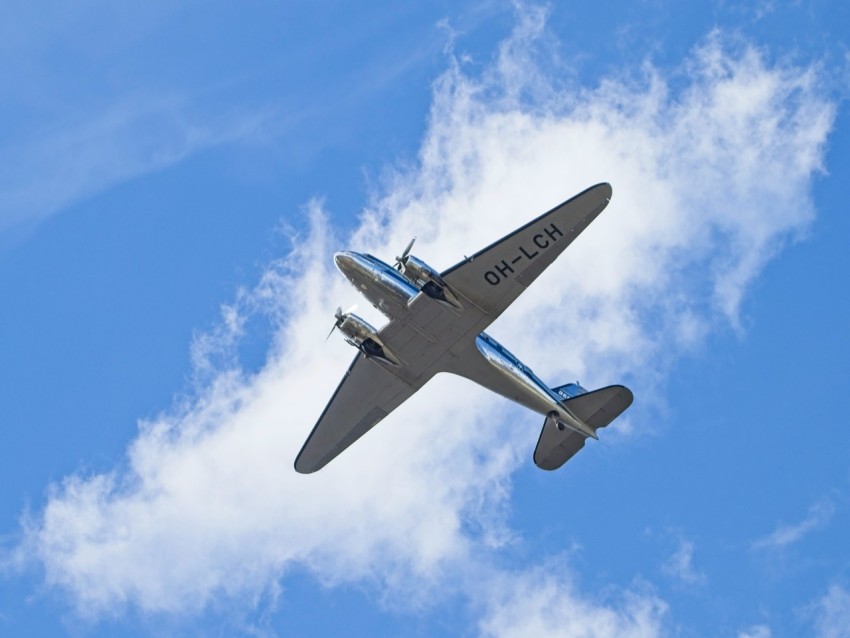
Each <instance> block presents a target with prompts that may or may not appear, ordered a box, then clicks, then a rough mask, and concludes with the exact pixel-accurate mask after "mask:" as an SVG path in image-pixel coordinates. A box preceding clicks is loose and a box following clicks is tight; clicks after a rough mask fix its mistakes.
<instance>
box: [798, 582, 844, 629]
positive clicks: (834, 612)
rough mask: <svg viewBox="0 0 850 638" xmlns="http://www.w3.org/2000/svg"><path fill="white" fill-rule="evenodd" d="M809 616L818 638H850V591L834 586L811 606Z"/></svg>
mask: <svg viewBox="0 0 850 638" xmlns="http://www.w3.org/2000/svg"><path fill="white" fill-rule="evenodd" d="M808 615H809V616H810V617H811V618H812V620H813V622H814V626H815V631H816V633H815V635H816V636H817V637H818V638H848V637H850V591H847V590H846V589H845V588H844V587H842V586H841V585H838V584H835V585H832V586H831V587H830V588H829V590H828V591H827V592H826V594H824V596H823V597H822V598H821V599H820V600H818V601H817V602H815V603H814V604H813V605H811V606H810V607H809V609H808Z"/></svg>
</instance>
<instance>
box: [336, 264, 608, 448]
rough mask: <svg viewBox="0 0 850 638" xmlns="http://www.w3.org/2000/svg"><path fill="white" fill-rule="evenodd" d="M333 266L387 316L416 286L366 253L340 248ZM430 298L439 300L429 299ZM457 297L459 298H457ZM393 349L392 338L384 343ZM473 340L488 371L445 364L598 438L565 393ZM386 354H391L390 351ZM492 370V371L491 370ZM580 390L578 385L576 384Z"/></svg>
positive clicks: (499, 350) (396, 316)
mask: <svg viewBox="0 0 850 638" xmlns="http://www.w3.org/2000/svg"><path fill="white" fill-rule="evenodd" d="M334 262H335V263H336V266H337V268H338V269H339V270H340V272H342V274H343V275H345V277H346V278H347V279H348V281H349V282H351V284H352V285H353V286H354V287H355V288H356V289H357V290H358V292H360V293H361V294H362V295H363V296H364V297H366V298H367V299H368V300H369V302H370V303H371V304H372V305H373V306H375V308H377V309H378V310H379V311H380V312H382V313H383V314H384V315H386V316H387V317H389V318H390V319H391V320H400V319H403V317H404V315H405V313H406V312H407V310H408V307H409V305H410V303H411V302H412V301H413V299H414V298H415V297H416V296H417V295H420V294H424V293H423V292H421V291H420V290H419V289H418V288H416V286H414V285H413V284H412V283H411V282H410V281H409V280H407V279H406V278H405V277H404V276H402V275H401V273H399V272H398V271H396V270H395V269H394V268H393V267H392V266H390V265H389V264H387V263H385V262H383V261H381V260H380V259H378V258H377V257H374V256H372V255H369V254H365V253H356V252H350V251H345V252H339V253H336V254H335V255H334ZM433 303H441V302H440V301H437V300H433ZM461 303H462V302H461ZM383 345H385V346H386V347H387V349H388V352H392V347H393V344H391V343H389V344H383ZM475 345H476V346H477V349H478V352H479V353H480V354H481V361H480V365H483V366H487V367H489V368H490V371H491V374H487V375H475V376H474V377H473V375H471V374H465V373H464V370H463V369H458V370H452V369H449V370H447V371H448V372H454V373H456V374H459V375H461V376H469V377H470V378H473V380H474V381H476V382H477V383H479V384H481V385H483V386H484V387H486V388H487V389H489V390H491V391H493V392H495V393H497V394H499V395H501V396H504V397H506V398H508V399H511V400H512V401H515V402H517V403H519V404H520V405H523V406H525V407H526V408H529V409H530V410H533V411H535V412H537V413H539V414H542V415H544V416H549V415H552V414H553V413H556V414H557V415H558V419H559V421H560V422H561V423H563V424H564V425H565V426H566V427H568V428H569V429H571V430H574V431H576V432H579V433H581V434H583V435H585V436H590V437H592V438H597V436H596V433H595V431H594V430H593V429H592V428H589V427H588V426H587V425H586V424H585V423H583V422H582V421H581V420H580V419H577V418H575V417H574V416H573V415H572V413H571V412H570V410H569V408H567V407H566V406H565V405H564V404H563V402H562V401H563V400H565V399H568V398H570V396H569V395H567V394H563V395H559V394H558V393H557V392H555V391H554V390H552V389H551V388H549V387H548V386H547V385H546V384H545V383H543V381H541V380H540V378H539V377H538V376H537V375H535V374H534V372H533V371H532V370H531V369H530V368H529V367H528V366H526V365H525V364H524V363H523V362H522V361H520V360H519V359H518V358H517V357H516V356H515V355H513V354H512V353H511V352H510V351H508V349H507V348H505V347H504V346H502V344H500V343H499V342H498V341H496V340H495V339H494V338H493V337H491V336H490V335H488V334H487V333H486V332H482V333H480V334H479V335H478V336H477V337H476V339H475ZM390 358H391V357H390ZM376 363H378V364H379V365H384V366H391V365H392V363H391V362H390V361H385V360H380V359H379V360H378V361H376ZM492 371H495V372H497V374H495V375H494V374H492ZM575 387H576V389H577V390H578V391H583V388H580V386H575Z"/></svg>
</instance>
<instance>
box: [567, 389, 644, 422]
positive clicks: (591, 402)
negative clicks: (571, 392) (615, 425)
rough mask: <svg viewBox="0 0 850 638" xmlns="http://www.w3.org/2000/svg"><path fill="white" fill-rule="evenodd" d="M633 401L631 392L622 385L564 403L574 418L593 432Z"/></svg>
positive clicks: (589, 393)
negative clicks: (582, 422) (585, 424)
mask: <svg viewBox="0 0 850 638" xmlns="http://www.w3.org/2000/svg"><path fill="white" fill-rule="evenodd" d="M632 401H634V395H632V391H631V390H629V389H628V388H627V387H625V386H622V385H609V386H608V387H607V388H600V389H599V390H594V391H593V392H586V393H585V394H580V395H579V396H577V397H573V398H572V399H567V400H566V401H564V405H565V406H567V407H568V408H569V409H570V412H572V413H573V415H574V416H576V417H578V418H579V419H581V420H582V421H584V422H585V423H587V424H588V425H589V426H590V427H592V428H593V429H594V430H596V429H598V428H604V427H605V426H606V425H608V424H609V423H611V421H613V420H614V419H616V418H617V417H618V416H620V415H621V414H622V413H623V411H624V410H625V409H626V408H627V407H629V406H630V405H631V404H632Z"/></svg>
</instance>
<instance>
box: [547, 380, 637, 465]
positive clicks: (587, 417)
mask: <svg viewBox="0 0 850 638" xmlns="http://www.w3.org/2000/svg"><path fill="white" fill-rule="evenodd" d="M552 389H553V390H554V391H555V393H557V394H558V396H560V397H563V400H562V401H561V403H562V404H563V405H564V406H565V407H567V408H569V411H570V412H571V413H572V415H573V416H574V417H576V418H577V419H579V420H580V421H581V422H582V423H583V424H586V425H587V426H589V427H590V428H592V429H593V430H594V431H596V430H598V429H599V428H604V427H605V426H606V425H608V424H609V423H611V421H613V420H614V419H616V418H617V417H618V416H620V415H621V414H622V413H623V412H624V411H625V409H626V408H628V407H629V406H630V405H631V404H632V401H633V400H634V396H633V395H632V391H631V390H629V389H628V388H627V387H625V386H622V385H612V386H608V387H606V388H600V389H599V390H593V391H592V392H588V391H587V390H585V389H584V388H582V387H581V386H580V385H579V384H577V383H568V384H566V385H562V386H559V387H557V388H552ZM586 438H587V437H586V436H585V435H583V434H581V433H580V432H577V431H575V430H574V429H570V428H564V427H563V425H561V423H560V422H559V421H558V419H557V418H555V416H554V415H551V416H547V417H546V421H545V422H544V423H543V430H542V431H541V432H540V438H539V439H538V441H537V447H536V448H535V450H534V463H535V464H536V465H537V467H539V468H541V469H544V470H556V469H558V468H559V467H561V466H562V465H563V464H564V463H566V462H567V461H568V460H569V459H570V458H571V457H572V456H574V455H575V454H576V453H577V452H578V451H579V450H580V449H581V448H583V447H584V442H585V440H586Z"/></svg>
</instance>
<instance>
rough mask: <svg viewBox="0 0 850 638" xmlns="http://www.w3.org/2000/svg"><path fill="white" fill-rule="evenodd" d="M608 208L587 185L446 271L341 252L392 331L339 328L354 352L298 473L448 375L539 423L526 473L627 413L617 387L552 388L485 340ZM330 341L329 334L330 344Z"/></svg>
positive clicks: (554, 461)
mask: <svg viewBox="0 0 850 638" xmlns="http://www.w3.org/2000/svg"><path fill="white" fill-rule="evenodd" d="M610 199H611V186H610V185H609V184H604V183H603V184H597V185H596V186H593V187H591V188H589V189H587V190H586V191H584V192H583V193H579V194H578V195H576V196H575V197H573V198H572V199H570V200H567V201H566V202H564V203H563V204H561V205H560V206H557V207H555V208H553V209H552V210H550V211H549V212H548V213H545V214H543V215H541V216H540V217H538V218H537V219H535V220H533V221H531V222H529V223H528V224H526V225H525V226H523V227H522V228H520V229H518V230H516V231H514V232H512V233H511V234H510V235H507V236H506V237H503V238H502V239H500V240H499V241H497V242H496V243H494V244H491V245H490V246H488V247H487V248H484V249H483V250H481V251H479V252H477V253H475V254H474V255H473V256H472V257H467V258H465V259H464V260H463V261H462V262H460V263H459V264H457V265H455V266H452V267H451V268H449V269H448V270H446V271H443V272H441V273H437V272H436V271H435V270H434V269H433V268H431V267H430V266H428V265H427V264H426V263H424V262H423V261H421V260H419V259H418V258H416V257H414V256H413V255H411V254H410V250H411V248H412V247H413V241H411V242H410V244H408V246H407V248H406V249H405V250H404V252H403V253H402V255H401V256H400V257H397V258H396V262H395V265H394V266H390V265H389V264H386V263H384V262H382V261H381V260H379V259H377V258H375V257H373V256H372V255H368V254H359V253H354V252H340V253H337V254H336V255H334V261H335V262H336V265H337V268H339V270H340V271H342V274H344V275H345V276H346V278H348V280H349V281H350V282H351V284H352V285H353V286H354V287H355V288H357V290H358V291H359V292H361V293H362V294H363V295H364V296H365V297H366V298H367V299H368V300H369V301H370V302H371V303H372V305H374V306H375V307H376V308H377V309H378V310H380V311H381V312H382V313H384V314H385V315H386V316H387V317H389V319H390V321H389V323H388V324H386V325H385V326H384V327H383V328H381V329H380V330H375V328H373V327H372V326H371V325H369V324H368V323H366V321H364V320H363V319H361V318H360V317H358V316H357V315H355V314H353V313H352V312H350V311H349V312H345V313H343V312H342V310H341V309H338V310H337V312H336V322H335V323H334V326H333V328H332V329H331V333H332V332H333V331H334V330H336V329H338V330H339V331H340V332H342V333H343V335H344V337H345V339H346V341H348V343H350V344H351V345H353V346H354V347H355V348H357V349H358V350H359V352H358V353H357V356H356V357H354V361H353V362H352V363H351V366H350V367H349V368H348V372H346V373H345V376H344V377H343V378H342V381H341V382H340V384H339V387H337V389H336V392H334V395H333V397H331V400H330V402H329V403H328V405H327V407H326V408H325V411H324V412H322V416H320V417H319V421H318V423H316V425H315V427H314V428H313V431H312V432H311V433H310V436H309V437H308V438H307V441H306V442H305V443H304V447H302V448H301V452H300V453H299V454H298V457H297V458H296V459H295V469H296V470H297V471H298V472H301V473H304V474H306V473H310V472H315V471H316V470H320V469H321V468H323V467H324V466H325V465H327V464H328V463H329V462H330V461H331V460H332V459H334V458H335V457H336V456H337V455H338V454H340V453H341V452H342V451H343V450H345V449H346V448H347V447H348V446H349V445H351V444H352V443H354V442H355V441H356V440H357V439H359V438H360V437H361V436H363V435H364V434H366V432H368V431H369V430H370V429H371V428H372V427H373V426H374V425H375V424H377V423H378V422H379V421H380V420H381V419H383V418H384V417H386V416H387V415H388V414H389V413H390V412H392V411H393V410H395V409H396V408H397V407H398V406H399V405H401V404H402V403H403V402H404V401H405V400H407V399H408V398H409V397H410V396H411V395H413V393H414V392H416V391H417V390H419V389H420V388H421V387H422V386H424V385H425V384H426V383H427V382H428V380H429V379H431V377H433V376H434V375H435V374H437V373H438V372H452V373H454V374H457V375H460V376H462V377H466V378H467V379H471V380H472V381H475V382H476V383H478V384H480V385H482V386H484V387H485V388H487V389H489V390H492V391H493V392H496V393H497V394H500V395H502V396H503V397H506V398H508V399H511V400H513V401H516V402H517V403H519V404H520V405H523V406H525V407H527V408H529V409H531V410H534V411H535V412H537V413H539V414H541V415H543V416H544V417H545V421H544V422H543V430H542V431H541V433H540V438H539V440H538V441H537V448H536V449H535V450H534V462H535V463H536V464H537V466H538V467H540V468H542V469H544V470H555V469H557V468H559V467H561V466H562V465H563V464H564V463H565V462H566V461H567V460H568V459H570V458H571V457H572V456H573V455H574V454H576V452H578V451H579V450H580V449H581V448H582V447H584V443H585V441H586V440H587V439H588V438H593V439H598V437H597V435H596V430H598V429H599V428H602V427H605V426H606V425H608V424H609V423H611V421H613V420H614V419H615V418H616V417H617V416H619V415H620V414H621V413H622V412H623V411H624V410H625V409H626V408H627V407H629V405H631V403H632V399H633V397H632V393H631V391H630V390H629V389H628V388H626V387H624V386H621V385H613V386H608V387H606V388H601V389H599V390H594V391H593V392H588V391H587V390H585V389H584V388H582V387H581V386H580V385H579V384H577V383H568V384H566V385H562V386H557V387H554V388H550V387H549V386H548V385H546V384H545V383H543V382H542V381H541V380H540V379H539V378H538V377H537V375H535V374H534V373H533V372H532V371H531V369H530V368H529V367H528V366H526V365H525V364H524V363H522V362H521V361H520V360H519V359H517V358H516V357H515V356H514V355H512V354H511V353H510V352H508V350H507V349H505V347H504V346H502V345H501V344H500V343H498V342H497V341H496V340H495V339H493V337H491V336H490V335H488V334H487V333H485V332H484V329H485V328H487V326H489V325H490V324H491V323H492V322H493V321H494V320H495V319H496V318H497V317H498V316H499V315H501V314H502V313H503V312H504V311H505V309H506V308H507V307H508V306H509V305H510V304H511V303H512V302H513V301H514V299H516V298H517V297H518V296H519V295H520V293H522V291H523V290H525V289H526V288H527V287H528V286H529V285H531V282H532V281H534V280H535V279H536V278H537V276H538V275H540V273H542V272H543V271H544V270H545V269H546V267H547V266H549V265H550V264H551V263H552V262H553V261H555V258H556V257H557V256H558V255H560V254H561V253H562V252H563V251H564V249H565V248H566V247H567V246H569V245H570V243H572V241H573V240H574V239H575V238H576V237H578V236H579V234H580V233H581V232H582V231H583V230H584V229H585V228H587V226H588V225H589V224H590V222H592V221H593V220H594V219H595V218H596V216H597V215H599V213H601V212H602V210H603V209H604V208H605V207H606V206H607V205H608V202H609V200H610ZM328 336H330V335H328Z"/></svg>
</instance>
